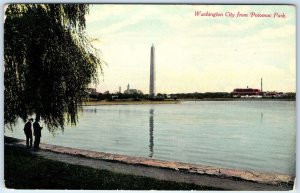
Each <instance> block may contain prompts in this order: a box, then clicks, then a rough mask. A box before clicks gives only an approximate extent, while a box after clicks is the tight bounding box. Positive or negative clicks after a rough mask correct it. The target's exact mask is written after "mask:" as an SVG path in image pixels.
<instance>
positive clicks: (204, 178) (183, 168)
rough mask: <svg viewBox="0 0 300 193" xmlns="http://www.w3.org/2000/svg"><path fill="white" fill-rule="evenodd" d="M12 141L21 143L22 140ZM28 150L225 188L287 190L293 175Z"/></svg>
mask: <svg viewBox="0 0 300 193" xmlns="http://www.w3.org/2000/svg"><path fill="white" fill-rule="evenodd" d="M6 145H14V146H20V147H24V146H25V142H24V140H18V141H16V142H14V143H9V144H6ZM40 147H41V150H40V151H37V152H32V153H34V154H36V155H38V156H42V157H44V158H47V159H52V160H57V161H62V162H67V163H70V164H77V165H83V166H89V167H93V168H96V169H106V170H111V171H113V172H119V173H126V174H132V175H141V176H147V177H152V178H156V179H160V180H169V181H176V182H185V183H194V184H197V185H201V186H207V187H214V188H220V189H227V190H291V189H293V184H294V177H292V176H289V175H285V174H275V173H263V172H256V171H246V170H236V169H227V168H217V167H212V166H204V165H198V164H189V163H182V162H174V161H163V160H156V159H150V158H141V157H133V156H125V155H118V154H111V153H103V152H96V151H90V150H82V149H76V148H69V147H62V146H57V145H49V144H41V145H40Z"/></svg>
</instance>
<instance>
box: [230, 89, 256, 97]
mask: <svg viewBox="0 0 300 193" xmlns="http://www.w3.org/2000/svg"><path fill="white" fill-rule="evenodd" d="M231 94H232V95H233V97H242V96H254V95H261V94H262V92H261V90H260V89H257V88H248V87H247V88H235V89H234V90H233V91H232V92H231Z"/></svg>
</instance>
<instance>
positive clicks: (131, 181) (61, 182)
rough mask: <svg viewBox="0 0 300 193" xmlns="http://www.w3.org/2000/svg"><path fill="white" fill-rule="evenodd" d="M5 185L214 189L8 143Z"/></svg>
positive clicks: (5, 160)
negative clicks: (70, 160) (40, 154)
mask: <svg viewBox="0 0 300 193" xmlns="http://www.w3.org/2000/svg"><path fill="white" fill-rule="evenodd" d="M4 151H5V157H4V179H5V186H6V187H7V188H13V189H88V190H213V188H209V187H202V186H198V185H194V184H186V183H176V182H169V181H161V180H156V179H152V178H147V177H139V176H133V175H124V174H119V173H113V172H109V171H106V170H96V169H93V168H89V167H83V166H76V165H71V164H66V163H62V162H58V161H52V160H48V159H45V158H41V157H37V156H34V155H32V154H30V152H29V151H28V150H26V149H23V148H18V147H12V146H5V150H4Z"/></svg>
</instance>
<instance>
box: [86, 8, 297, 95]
mask: <svg viewBox="0 0 300 193" xmlns="http://www.w3.org/2000/svg"><path fill="white" fill-rule="evenodd" d="M195 11H201V12H203V13H206V12H209V13H215V12H217V13H220V14H221V13H222V14H223V17H211V16H195ZM226 12H231V13H234V14H237V13H238V12H240V13H246V14H249V15H248V17H245V18H240V17H238V18H237V17H233V18H231V17H226V16H225V13H226ZM251 12H255V13H260V14H271V15H272V18H264V17H250V13H251ZM275 12H278V13H280V14H282V13H284V15H285V18H273V14H274V13H275ZM86 19H87V33H88V35H89V36H90V37H91V38H97V39H98V40H97V41H93V44H94V46H95V47H97V48H99V49H100V50H101V51H102V57H103V59H104V60H105V61H106V62H107V66H105V67H104V76H101V77H100V80H101V81H100V84H99V85H97V91H99V92H104V91H106V90H109V91H110V92H116V91H118V89H119V86H121V87H122V92H123V91H124V89H126V86H127V84H128V83H129V84H130V87H131V88H136V89H139V90H141V91H142V92H144V93H149V76H150V47H151V45H152V43H153V44H154V45H155V55H156V92H157V93H159V92H160V93H180V92H210V91H224V92H231V91H232V90H233V89H234V88H245V87H247V86H249V87H252V88H260V78H263V84H264V90H265V91H271V90H276V91H284V92H286V91H292V92H295V90H296V38H295V37H296V35H295V31H296V27H295V8H294V7H293V6H249V5H246V6H245V5H240V6H237V5H233V6H224V5H221V6H220V5H218V6H216V5H92V6H91V7H90V14H89V15H88V16H87V18H86Z"/></svg>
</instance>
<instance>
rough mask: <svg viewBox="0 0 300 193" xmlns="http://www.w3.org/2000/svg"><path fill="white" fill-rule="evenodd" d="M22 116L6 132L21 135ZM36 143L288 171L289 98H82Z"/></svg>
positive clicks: (292, 119)
mask: <svg viewBox="0 0 300 193" xmlns="http://www.w3.org/2000/svg"><path fill="white" fill-rule="evenodd" d="M23 126H24V123H23V121H21V120H18V122H17V124H16V126H15V128H14V131H13V132H12V131H10V130H8V129H5V135H7V136H12V137H16V138H21V139H24V134H23ZM42 135H43V136H42V139H41V141H42V143H49V144H55V145H62V146H67V147H75V148H81V149H87V150H95V151H101V152H109V153H117V154H124V155H130V156H139V157H150V158H155V159H161V160H174V161H181V162H187V163H196V164H204V165H210V166H218V167H226V168H235V169H244V170H245V169H246V170H256V171H262V172H275V173H283V174H289V175H295V164H296V160H295V159H296V158H295V150H296V103H295V101H197V102H195V101H190V102H182V103H180V104H157V105H151V104H149V105H102V106H86V107H84V108H83V112H82V113H80V114H79V123H78V124H77V125H76V126H66V128H65V130H64V131H63V132H62V131H57V132H56V133H55V134H53V133H50V132H48V131H47V129H45V130H43V133H42Z"/></svg>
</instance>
